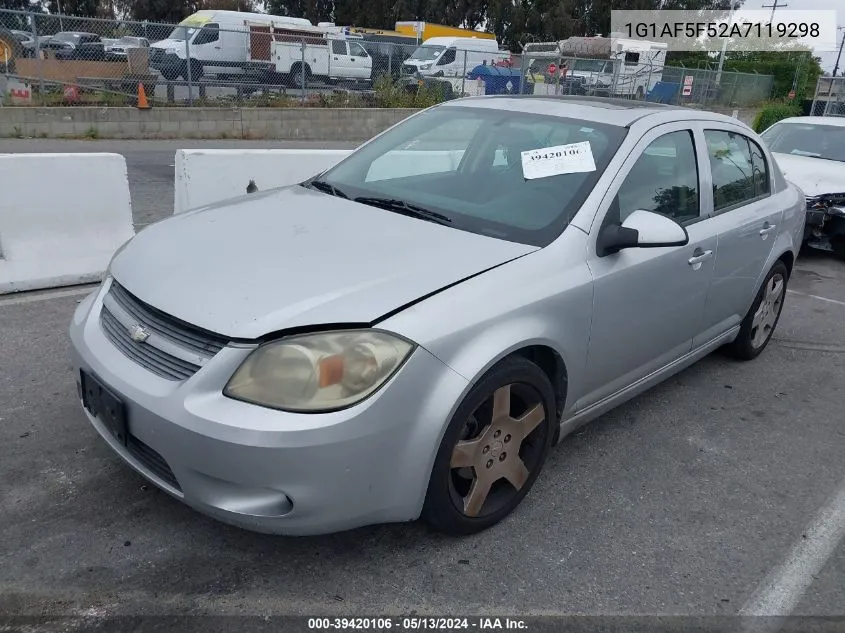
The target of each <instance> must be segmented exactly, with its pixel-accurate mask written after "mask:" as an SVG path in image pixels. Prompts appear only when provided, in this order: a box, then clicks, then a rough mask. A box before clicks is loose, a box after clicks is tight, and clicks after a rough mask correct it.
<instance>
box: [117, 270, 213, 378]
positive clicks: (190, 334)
mask: <svg viewBox="0 0 845 633" xmlns="http://www.w3.org/2000/svg"><path fill="white" fill-rule="evenodd" d="M111 301H113V302H114V305H113V306H112V307H114V308H116V309H115V311H112V310H110V309H109V305H110V302H111ZM117 308H119V310H117ZM121 310H122V311H123V312H124V313H125V314H124V317H123V318H124V319H129V321H130V322H129V323H127V322H123V323H122V322H121V321H120V319H119V318H118V314H117V312H119V311H121ZM100 324H101V326H102V328H103V332H104V333H105V335H106V337H107V338H108V339H109V340H110V341H111V342H112V344H113V345H114V346H115V347H117V349H119V350H120V351H121V352H123V354H124V355H126V356H127V357H128V358H130V359H132V360H133V361H135V362H136V363H138V364H139V365H141V366H142V367H144V368H145V369H147V370H148V371H150V372H152V373H154V374H156V375H157V376H160V377H162V378H166V379H168V380H178V381H181V380H187V379H188V378H190V377H191V376H193V375H194V374H195V373H197V372H198V371H199V370H200V367H201V365H200V364H198V363H196V362H191V361H189V360H186V359H185V358H179V357H177V356H174V355H173V354H172V353H170V352H168V351H166V350H164V349H160V348H159V347H156V346H155V344H153V342H152V341H146V342H141V343H138V342H135V341H133V340H132V338H131V336H130V333H129V327H130V326H131V325H140V326H142V327H144V328H145V329H147V330H148V331H149V332H151V333H152V334H155V335H156V336H157V337H160V338H161V340H162V341H166V342H168V343H170V344H171V345H172V346H173V347H175V348H177V349H178V350H183V351H185V352H186V353H187V354H186V355H187V356H188V357H199V358H201V359H205V360H208V359H211V358H213V357H214V355H215V354H217V352H219V351H220V350H221V349H223V348H224V347H225V346H226V343H227V341H226V339H225V338H223V337H221V336H218V335H216V334H212V333H210V332H206V331H205V330H201V329H199V328H196V327H194V326H192V325H189V324H187V323H183V322H182V321H179V320H178V319H175V318H173V317H171V316H169V315H167V314H164V313H163V312H161V311H160V310H156V309H155V308H153V307H151V306H148V305H147V304H145V303H143V302H142V301H141V300H140V299H138V298H136V297H134V296H133V295H132V294H130V293H129V292H128V291H127V290H126V289H125V288H123V287H122V286H120V285H119V284H118V283H117V282H112V286H111V288H110V289H109V293H108V295H107V300H106V302H105V303H104V305H103V309H102V311H101V313H100Z"/></svg>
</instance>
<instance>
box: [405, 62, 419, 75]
mask: <svg viewBox="0 0 845 633" xmlns="http://www.w3.org/2000/svg"><path fill="white" fill-rule="evenodd" d="M415 72H417V67H416V66H411V65H409V64H402V73H403V74H405V75H413V74H414V73H415Z"/></svg>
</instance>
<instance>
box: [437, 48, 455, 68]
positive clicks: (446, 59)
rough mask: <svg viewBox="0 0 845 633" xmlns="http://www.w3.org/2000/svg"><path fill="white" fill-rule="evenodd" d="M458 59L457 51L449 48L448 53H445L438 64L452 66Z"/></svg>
mask: <svg viewBox="0 0 845 633" xmlns="http://www.w3.org/2000/svg"><path fill="white" fill-rule="evenodd" d="M456 59H457V51H456V50H455V49H454V48H447V49H446V52H445V53H443V56H442V57H441V58H440V61H439V62H437V65H438V66H445V65H446V64H451V63H452V62H453V61H455V60H456Z"/></svg>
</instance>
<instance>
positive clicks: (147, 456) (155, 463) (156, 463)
mask: <svg viewBox="0 0 845 633" xmlns="http://www.w3.org/2000/svg"><path fill="white" fill-rule="evenodd" d="M126 448H127V449H128V450H129V453H130V454H131V455H132V457H134V458H135V459H137V460H138V461H139V462H141V464H142V465H143V466H144V467H145V468H147V469H148V470H149V471H150V472H152V473H153V474H154V475H155V476H156V477H158V478H159V479H161V480H162V481H164V482H165V483H167V484H168V485H170V486H172V487H173V488H176V490H178V491H179V492H182V488H181V487H180V486H179V482H178V481H176V476H175V475H174V474H173V471H172V470H170V466H168V465H167V462H166V461H164V457H162V456H161V455H159V454H158V453H157V452H156V451H155V450H153V449H152V448H150V447H149V446H147V445H146V444H144V443H143V442H142V441H141V440H139V439H138V438H137V437H135V436H134V435H131V434H130V435H129V437H128V438H127V442H126Z"/></svg>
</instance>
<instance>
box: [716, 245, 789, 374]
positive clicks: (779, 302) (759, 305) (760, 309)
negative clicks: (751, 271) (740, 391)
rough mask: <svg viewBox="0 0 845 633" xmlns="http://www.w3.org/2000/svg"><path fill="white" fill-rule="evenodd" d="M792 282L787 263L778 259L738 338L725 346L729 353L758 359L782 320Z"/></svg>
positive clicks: (734, 355)
mask: <svg viewBox="0 0 845 633" xmlns="http://www.w3.org/2000/svg"><path fill="white" fill-rule="evenodd" d="M788 282H789V271H788V270H787V268H786V264H784V263H783V262H782V261H778V262H776V263H775V265H774V266H772V269H771V270H770V271H769V274H768V275H766V280H765V281H764V282H763V286H762V287H761V288H760V291H759V292H758V293H757V297H756V298H755V299H754V303H753V304H752V305H751V309H750V310H749V311H748V314H746V315H745V318H744V319H743V321H742V325H741V327H740V329H739V334H738V335H737V337H736V340H735V341H734V342H733V343H731V344H730V345H728V346H727V347H726V348H725V351H726V352H727V353H728V355H730V356H732V357H734V358H736V359H738V360H746V361H747V360H754V359H755V358H757V357H758V356H759V355H760V354H762V353H763V350H764V349H766V347H768V345H769V341H770V340H771V338H772V334H774V331H775V329H776V328H777V325H778V321H780V315H781V312H782V311H783V302H784V299H785V298H786V286H787V283H788ZM761 327H762V328H763V330H762V331H761V330H760V328H761Z"/></svg>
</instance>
